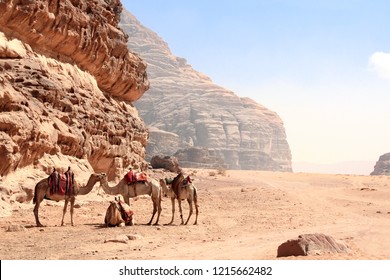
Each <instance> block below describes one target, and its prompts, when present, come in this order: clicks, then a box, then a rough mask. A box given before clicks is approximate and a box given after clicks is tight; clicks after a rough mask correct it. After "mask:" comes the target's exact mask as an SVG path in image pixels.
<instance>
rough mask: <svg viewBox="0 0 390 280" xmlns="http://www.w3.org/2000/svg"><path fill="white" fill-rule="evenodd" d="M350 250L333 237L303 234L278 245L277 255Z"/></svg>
mask: <svg viewBox="0 0 390 280" xmlns="http://www.w3.org/2000/svg"><path fill="white" fill-rule="evenodd" d="M346 252H348V247H347V246H346V245H345V244H344V243H343V242H341V241H336V240H335V239H334V238H333V237H331V236H328V235H325V234H322V233H315V234H302V235H299V236H298V238H297V239H290V240H287V241H286V242H284V243H282V244H281V245H280V246H279V247H278V252H277V257H278V258H279V257H290V256H308V255H321V254H339V253H346Z"/></svg>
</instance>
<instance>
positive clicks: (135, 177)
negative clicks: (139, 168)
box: [125, 170, 148, 185]
mask: <svg viewBox="0 0 390 280" xmlns="http://www.w3.org/2000/svg"><path fill="white" fill-rule="evenodd" d="M125 178H126V180H127V184H128V185H132V184H136V183H145V182H146V181H147V179H148V175H147V174H146V173H145V172H134V171H132V170H130V171H129V172H127V174H126V175H125Z"/></svg>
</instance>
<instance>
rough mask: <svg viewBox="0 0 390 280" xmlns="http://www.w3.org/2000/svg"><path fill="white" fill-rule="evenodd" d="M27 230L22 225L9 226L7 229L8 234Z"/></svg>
mask: <svg viewBox="0 0 390 280" xmlns="http://www.w3.org/2000/svg"><path fill="white" fill-rule="evenodd" d="M26 230H27V229H26V228H25V227H24V226H22V225H9V226H8V227H7V230H6V231H7V232H16V231H26Z"/></svg>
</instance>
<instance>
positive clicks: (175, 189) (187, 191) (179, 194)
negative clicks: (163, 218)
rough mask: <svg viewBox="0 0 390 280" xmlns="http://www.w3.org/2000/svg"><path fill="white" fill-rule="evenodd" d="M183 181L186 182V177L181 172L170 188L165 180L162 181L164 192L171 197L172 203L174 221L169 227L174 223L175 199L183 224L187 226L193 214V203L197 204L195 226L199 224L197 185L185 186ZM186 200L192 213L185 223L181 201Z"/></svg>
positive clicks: (189, 184)
mask: <svg viewBox="0 0 390 280" xmlns="http://www.w3.org/2000/svg"><path fill="white" fill-rule="evenodd" d="M183 181H184V176H183V173H181V172H180V173H179V174H178V175H177V176H176V177H175V179H173V181H172V183H171V187H170V188H169V187H168V186H167V181H166V180H165V179H160V186H161V188H162V190H163V192H164V195H167V196H168V197H170V198H171V202H172V219H171V221H170V222H169V223H168V225H171V224H172V223H173V220H174V217H175V199H177V202H178V204H179V211H180V218H181V224H185V225H187V224H188V221H189V220H190V217H191V215H192V213H193V206H192V203H194V204H195V214H196V218H195V223H194V225H196V224H197V223H198V213H199V209H198V207H199V205H198V190H197V189H196V187H195V185H194V184H193V183H192V182H191V183H188V184H186V185H183ZM184 199H187V202H188V206H189V208H190V213H189V214H188V218H187V221H186V222H185V223H184V220H183V210H182V208H181V201H182V200H184Z"/></svg>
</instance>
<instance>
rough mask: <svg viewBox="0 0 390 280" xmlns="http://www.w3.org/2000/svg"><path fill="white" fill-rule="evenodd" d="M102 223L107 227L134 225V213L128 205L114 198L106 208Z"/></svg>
mask: <svg viewBox="0 0 390 280" xmlns="http://www.w3.org/2000/svg"><path fill="white" fill-rule="evenodd" d="M104 223H105V224H106V226H107V227H116V226H119V227H124V226H125V225H129V226H133V225H134V213H133V211H131V210H130V206H129V205H127V204H126V203H125V202H123V201H121V200H120V198H118V199H117V198H116V197H115V200H114V201H111V202H110V206H108V208H107V212H106V216H105V218H104Z"/></svg>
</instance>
